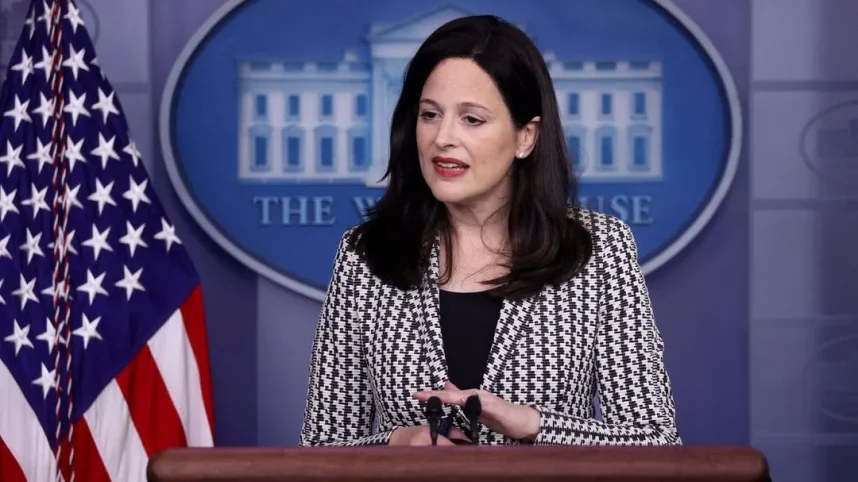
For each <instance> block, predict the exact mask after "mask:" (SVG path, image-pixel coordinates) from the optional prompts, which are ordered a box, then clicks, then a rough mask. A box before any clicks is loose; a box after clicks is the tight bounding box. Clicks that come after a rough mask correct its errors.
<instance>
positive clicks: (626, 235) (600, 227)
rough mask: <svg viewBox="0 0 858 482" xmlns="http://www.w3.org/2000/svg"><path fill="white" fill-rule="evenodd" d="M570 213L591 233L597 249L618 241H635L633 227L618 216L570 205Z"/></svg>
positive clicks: (570, 216)
mask: <svg viewBox="0 0 858 482" xmlns="http://www.w3.org/2000/svg"><path fill="white" fill-rule="evenodd" d="M568 215H569V218H571V219H574V220H576V221H577V222H578V223H579V224H581V226H582V227H583V228H584V229H585V230H587V232H588V233H590V237H591V238H592V240H593V244H594V248H595V249H604V248H606V247H609V246H611V245H615V244H617V243H627V242H629V241H632V242H634V235H633V234H632V229H631V227H630V226H629V225H628V224H627V223H626V222H625V221H623V220H622V219H620V218H618V217H616V216H612V215H610V214H605V213H601V212H598V211H593V210H591V209H587V208H584V207H580V206H570V207H569V210H568Z"/></svg>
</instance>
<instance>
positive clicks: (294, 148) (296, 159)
mask: <svg viewBox="0 0 858 482" xmlns="http://www.w3.org/2000/svg"><path fill="white" fill-rule="evenodd" d="M300 166H301V138H300V137H296V136H289V137H287V138H286V167H288V168H290V169H295V168H297V167H300Z"/></svg>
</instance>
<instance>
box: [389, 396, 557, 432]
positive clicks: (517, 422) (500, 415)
mask: <svg viewBox="0 0 858 482" xmlns="http://www.w3.org/2000/svg"><path fill="white" fill-rule="evenodd" d="M471 395H477V396H479V397H480V404H481V406H482V413H481V415H480V418H479V422H480V424H482V425H484V426H486V427H487V428H488V429H490V430H492V431H493V432H497V433H500V434H503V435H506V436H507V437H510V438H514V439H526V440H532V439H534V438H536V435H537V433H538V432H539V423H540V418H541V415H540V413H539V412H538V411H537V410H536V409H534V408H533V407H529V406H526V405H519V404H515V403H510V402H507V401H506V400H504V399H502V398H500V397H498V396H496V395H494V394H492V393H490V392H487V391H485V390H476V389H474V390H460V389H459V388H458V387H456V386H455V385H453V383H452V382H449V381H448V382H447V383H446V384H445V385H444V389H443V390H425V391H419V392H416V393H415V394H414V398H416V399H417V400H420V401H423V402H425V401H427V400H429V397H432V396H436V397H438V398H439V399H440V400H441V403H443V404H448V405H459V406H464V405H465V401H466V400H467V399H468V397H470V396H471ZM449 437H450V438H447V437H444V436H442V435H438V445H454V444H453V442H451V441H450V439H452V438H456V439H461V440H468V437H467V436H466V435H465V433H464V432H463V431H462V430H460V429H458V428H456V427H453V428H452V429H450V433H449ZM388 444H389V445H431V439H430V435H429V426H428V425H418V426H416V427H400V428H397V429H396V430H394V431H393V433H392V434H391V435H390V440H389V442H388Z"/></svg>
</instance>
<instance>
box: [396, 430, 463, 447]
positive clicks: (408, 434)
mask: <svg viewBox="0 0 858 482" xmlns="http://www.w3.org/2000/svg"><path fill="white" fill-rule="evenodd" d="M449 436H450V437H449V438H447V437H444V436H443V435H441V434H438V441H437V442H438V445H455V444H454V443H453V442H451V441H450V439H461V440H466V441H467V440H468V437H467V435H465V432H463V431H461V430H460V429H458V428H456V427H453V428H451V429H450V433H449ZM387 444H388V445H411V446H424V445H432V437H431V435H430V434H429V426H428V425H418V426H416V427H399V428H397V429H395V430H394V431H393V433H391V434H390V439H389V440H388V442H387Z"/></svg>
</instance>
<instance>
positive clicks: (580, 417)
mask: <svg viewBox="0 0 858 482" xmlns="http://www.w3.org/2000/svg"><path fill="white" fill-rule="evenodd" d="M570 215H576V216H577V217H578V219H580V220H581V221H582V222H583V224H584V226H585V227H586V228H587V229H588V230H589V231H590V233H591V236H592V239H593V242H594V250H593V256H592V258H591V260H590V261H589V262H588V264H587V265H585V266H584V268H583V270H582V271H581V272H580V273H579V274H578V275H577V276H576V277H574V278H573V279H571V280H570V281H568V282H566V283H565V284H563V285H561V286H559V287H550V286H549V287H546V288H544V289H543V290H542V291H541V292H540V293H539V294H537V295H534V296H532V297H530V298H526V299H523V300H520V301H509V300H506V301H504V303H503V308H502V310H501V315H500V319H499V321H498V325H497V330H496V334H495V339H494V344H493V346H492V349H491V352H490V355H489V360H488V366H487V368H486V371H485V374H484V379H483V384H482V386H481V388H482V389H484V390H488V391H490V392H492V393H494V394H495V395H498V396H500V397H501V398H503V399H505V400H507V401H510V402H514V403H520V404H528V405H531V406H533V407H534V408H536V409H537V410H538V411H539V412H540V413H541V423H540V427H539V433H538V436H537V437H536V439H535V440H533V441H524V440H515V439H510V438H508V437H506V436H504V435H502V434H499V433H494V432H492V431H490V430H488V429H487V428H485V427H482V429H481V432H480V434H479V443H480V444H520V443H533V444H537V445H549V444H575V445H611V444H613V445H678V444H680V443H681V441H680V437H679V435H678V433H677V430H676V426H675V421H674V402H673V396H672V393H671V387H670V381H669V378H668V375H667V373H666V372H665V368H664V365H663V360H662V355H663V343H662V338H661V336H660V334H659V331H658V329H657V328H656V325H655V322H654V319H653V312H652V310H651V307H650V300H649V294H648V291H647V288H646V285H645V283H644V277H643V275H642V273H641V270H640V266H639V264H638V260H637V246H636V244H635V241H634V238H633V235H632V232H631V230H630V229H629V227H628V226H627V225H626V224H625V223H624V222H622V221H620V220H619V219H616V218H613V217H610V216H607V215H605V214H601V213H596V212H594V211H589V210H586V209H582V208H580V209H579V208H576V209H574V210H572V211H570ZM343 239H345V236H344V238H343ZM438 252H439V243H438V242H437V241H436V243H435V247H434V249H433V252H432V257H431V263H430V268H429V269H428V272H427V273H426V276H425V278H424V282H423V284H422V286H421V287H419V288H416V289H412V290H409V291H402V290H399V289H396V288H393V287H391V286H389V285H385V284H383V283H381V282H380V280H378V279H377V278H376V277H374V276H373V275H372V274H371V273H370V272H369V270H368V268H367V266H366V265H365V264H364V263H363V262H362V261H361V259H360V258H359V257H358V255H357V254H356V253H355V252H354V251H353V250H352V249H350V248H349V247H348V244H347V243H345V242H343V241H341V242H340V245H339V247H338V250H337V253H336V258H335V263H334V270H333V277H332V280H331V283H330V285H329V288H328V292H327V297H326V299H325V301H324V303H323V306H322V312H321V316H320V320H319V325H318V327H317V331H316V334H315V337H314V341H313V349H312V356H311V362H310V378H309V388H308V392H307V403H306V409H305V413H304V421H303V426H302V430H301V434H300V440H299V445H300V446H316V445H329V446H342V445H384V444H386V443H387V441H388V439H389V437H390V433H391V432H392V430H393V429H395V428H397V427H405V426H414V425H422V424H425V423H426V417H425V415H424V412H423V408H424V405H423V403H422V402H419V401H417V400H415V399H414V398H413V397H412V394H413V393H414V392H415V391H417V390H427V389H436V390H437V389H441V388H442V387H443V385H444V382H445V381H446V380H447V371H446V362H445V357H444V349H443V344H442V339H441V328H440V324H439V318H438V290H439V288H438V285H437V281H436V280H437V279H438ZM597 393H598V395H599V397H600V399H599V407H600V409H601V413H602V419H601V420H599V419H596V418H594V396H595V395H596V394H597ZM444 410H445V415H449V414H451V413H453V415H454V417H455V420H456V421H455V426H459V427H461V428H464V427H467V426H468V424H467V421H466V418H465V416H464V414H463V413H462V410H461V408H460V407H449V406H448V407H445V408H444Z"/></svg>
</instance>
